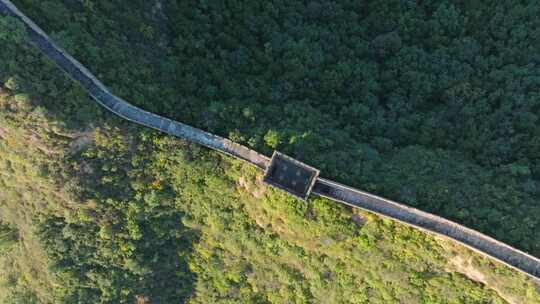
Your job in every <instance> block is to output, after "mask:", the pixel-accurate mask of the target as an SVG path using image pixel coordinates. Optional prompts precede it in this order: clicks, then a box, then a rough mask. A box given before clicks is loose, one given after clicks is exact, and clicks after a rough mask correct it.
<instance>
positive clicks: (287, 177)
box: [263, 151, 319, 200]
mask: <svg viewBox="0 0 540 304" xmlns="http://www.w3.org/2000/svg"><path fill="white" fill-rule="evenodd" d="M318 176H319V170H317V169H315V168H313V167H310V166H308V165H306V164H304V163H302V162H299V161H297V160H296V159H294V158H292V157H289V156H287V155H285V154H283V153H280V152H277V151H274V154H273V155H272V160H271V161H270V165H269V166H268V168H267V169H266V172H265V174H264V178H263V181H264V182H265V183H267V184H269V185H272V186H274V187H276V188H279V189H281V190H284V191H287V192H289V193H290V194H292V195H294V196H296V197H297V198H299V199H301V200H306V199H307V198H308V197H309V194H310V193H311V190H312V189H313V186H314V185H315V181H316V180H317V177H318Z"/></svg>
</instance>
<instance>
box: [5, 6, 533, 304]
mask: <svg viewBox="0 0 540 304" xmlns="http://www.w3.org/2000/svg"><path fill="white" fill-rule="evenodd" d="M67 3H68V4H71V5H75V4H72V3H71V2H67ZM43 5H47V3H46V2H44V4H43ZM87 5H89V3H87ZM22 7H24V6H22ZM37 7H39V6H37V5H35V6H33V8H37ZM79 8H80V7H79ZM87 9H88V10H89V13H88V15H89V16H94V15H95V16H99V17H100V18H101V17H102V16H100V15H98V14H95V9H97V8H95V7H94V8H90V7H89V8H87ZM59 10H60V8H58V7H56V8H55V9H50V10H47V12H58V11H59ZM29 11H31V10H29ZM147 11H149V10H147ZM64 13H65V12H64ZM62 15H63V16H68V14H62ZM75 15H77V16H75V17H76V18H75V17H74V18H75V19H77V20H83V19H85V18H84V16H82V15H78V14H77V13H76V14H75ZM45 16H46V15H44V14H41V17H42V18H43V17H45ZM56 17H59V16H56ZM56 17H55V18H56ZM37 19H39V18H37ZM140 20H145V19H144V18H141V19H140ZM1 22H2V23H1V24H2V31H0V33H4V35H2V36H1V37H0V38H1V39H3V43H2V44H3V45H6V46H7V47H6V48H4V49H2V50H1V51H0V55H1V56H2V57H0V60H1V62H3V63H6V64H5V67H4V68H3V69H2V70H0V72H1V75H0V77H2V79H1V80H2V81H1V82H2V83H3V86H2V92H1V99H2V100H1V104H0V105H1V113H2V116H1V119H2V120H0V121H1V123H0V126H2V129H0V136H1V137H2V141H1V148H2V153H1V154H2V156H1V157H2V161H3V168H2V172H3V173H2V185H0V186H1V187H2V189H6V191H5V192H3V193H2V194H0V199H1V200H2V201H1V202H2V207H1V208H2V210H1V214H2V222H4V223H5V224H6V226H5V227H6V228H2V229H3V230H2V231H4V230H5V231H6V233H2V235H6V237H2V240H4V239H5V240H6V241H2V242H1V243H2V247H5V248H6V252H7V253H4V254H3V258H2V263H3V265H4V267H5V269H6V270H8V271H6V275H4V277H3V278H2V285H3V286H4V287H5V288H4V291H2V295H0V297H2V296H3V297H4V300H6V301H7V300H8V299H9V300H12V301H14V302H15V303H16V301H17V300H19V301H20V302H23V303H27V302H30V301H31V300H32V299H36V300H37V299H39V300H40V301H41V302H53V301H55V300H56V301H63V302H67V303H73V302H85V303H86V302H88V303H92V302H96V301H98V300H102V301H104V302H130V301H131V302H132V301H133V300H134V299H135V298H138V299H139V300H141V301H144V299H148V301H150V302H157V303H160V302H165V303H167V302H170V301H173V300H178V299H182V298H188V297H189V300H190V301H191V302H193V303H198V302H200V303H208V302H216V301H240V302H250V303H257V302H260V303H267V302H275V303H283V302H299V303H300V302H324V301H327V302H328V303H336V302H339V301H346V300H347V301H349V302H354V301H356V303H364V302H368V301H369V302H368V303H392V302H396V303H397V302H407V303H425V302H434V303H486V302H487V303H504V301H508V302H513V303H537V302H538V293H537V292H536V291H535V288H534V285H533V284H532V282H528V283H526V279H525V278H523V277H522V276H520V275H516V274H515V273H513V272H512V271H510V270H508V269H505V268H504V267H501V266H498V265H494V264H492V263H491V262H489V261H485V260H483V259H481V258H479V257H476V256H474V255H472V254H471V253H470V252H467V251H466V250H464V249H463V248H459V247H457V246H455V245H451V244H449V243H447V242H444V241H441V240H434V239H433V238H431V237H428V236H426V235H424V234H422V233H420V232H418V231H415V230H411V229H410V228H405V227H403V226H401V225H398V224H396V223H392V222H390V221H387V220H384V221H383V220H380V219H378V218H376V217H374V216H371V215H367V214H363V213H358V214H351V212H350V211H349V210H347V209H344V208H342V207H339V206H336V205H335V204H334V203H331V202H328V201H326V200H323V199H313V200H311V201H310V202H308V203H303V202H298V201H296V200H293V199H292V198H290V197H288V196H286V195H284V194H283V193H278V192H274V191H272V190H270V189H265V188H263V187H262V186H261V185H260V182H259V179H260V177H259V176H257V174H256V173H254V172H253V171H252V170H251V169H250V168H246V167H244V166H243V165H241V164H240V163H237V162H236V161H233V160H230V159H228V158H225V157H223V156H220V155H216V154H214V153H211V152H208V151H206V150H204V149H202V148H199V147H196V146H193V145H189V144H186V143H183V142H180V141H178V140H175V139H172V138H169V137H165V136H163V135H159V134H156V133H154V132H151V131H149V130H144V129H141V128H138V127H136V126H133V125H130V124H128V123H126V122H122V121H120V120H119V119H116V118H113V117H110V115H108V113H106V112H104V111H102V110H101V109H99V108H97V107H96V106H95V105H94V104H93V102H92V101H91V100H90V99H89V98H88V97H87V96H86V95H85V94H84V92H83V91H82V90H81V89H80V88H79V87H77V86H76V85H74V84H72V83H71V81H69V80H68V79H67V78H66V77H65V76H63V75H62V73H60V72H59V71H58V70H57V69H56V68H55V67H54V66H52V65H51V64H50V63H48V62H47V61H46V60H45V59H44V58H42V56H41V55H39V54H38V53H37V52H36V51H35V50H34V49H33V48H32V47H31V46H30V45H28V43H25V38H24V35H22V32H20V31H17V30H16V26H14V25H13V24H12V23H11V22H10V20H8V19H2V21H1ZM88 22H90V21H88ZM156 22H157V21H156ZM105 23H108V24H109V26H114V25H111V24H110V23H109V22H105ZM95 24H99V23H95ZM122 26H125V25H122ZM109 30H110V32H107V33H109V34H111V36H114V34H113V33H114V31H113V30H112V29H109ZM156 31H157V30H156ZM163 31H164V32H166V30H165V29H164V30H163ZM53 32H54V31H53ZM82 32H84V30H81V29H79V30H78V31H77V33H82ZM126 32H127V33H128V32H129V31H126ZM6 33H7V34H6ZM64 35H66V34H65V33H64ZM55 36H58V34H57V35H55ZM68 36H69V34H68ZM58 38H59V41H63V39H62V37H61V35H60V36H58ZM140 38H141V37H138V36H137V35H135V36H134V37H131V38H130V39H127V40H126V39H125V37H118V41H116V42H117V43H121V42H122V41H123V42H122V43H129V45H130V46H132V47H131V49H122V50H118V53H114V52H113V53H109V54H117V55H119V56H127V55H122V54H121V53H120V52H124V51H125V52H126V53H129V52H130V51H134V52H140V53H141V57H136V56H131V57H129V59H131V60H134V61H136V60H137V59H141V60H144V59H145V58H146V59H148V57H147V56H148V54H149V53H151V52H150V49H149V48H148V46H149V45H152V42H149V43H139V42H137V39H140ZM64 39H66V38H64ZM68 40H69V39H68ZM102 42H103V41H102ZM63 45H64V46H66V47H67V48H68V49H70V46H69V43H65V40H64V42H63ZM133 46H136V47H133ZM107 47H109V46H107ZM110 47H111V48H112V47H113V46H110ZM138 48H140V49H138ZM90 49H91V48H90ZM81 50H82V49H81ZM94 50H95V48H94ZM70 51H73V52H74V53H76V52H77V51H76V49H75V48H72V49H70ZM99 51H101V50H99ZM78 57H79V58H81V59H82V60H83V61H84V60H88V59H85V58H89V57H85V56H84V55H82V54H80V55H78ZM98 57H99V58H100V60H102V59H105V60H111V58H110V56H98ZM114 62H116V61H115V60H112V62H111V63H114ZM125 63H126V62H125V61H124V64H125ZM147 64H148V66H152V67H153V66H154V65H153V64H155V62H148V63H147ZM89 66H91V65H89ZM131 66H133V67H138V68H139V70H140V67H141V66H140V65H137V64H134V65H131V64H130V65H125V67H127V68H119V69H118V70H116V71H115V70H113V68H110V67H108V68H109V70H108V71H109V73H124V72H126V69H127V70H129V69H130V68H129V67H131ZM165 68H167V67H165ZM169 68H170V67H169ZM135 70H136V69H135V68H133V71H135ZM102 76H103V75H100V77H102ZM140 76H141V77H140V78H137V77H136V78H134V80H135V81H141V82H145V81H146V79H145V78H144V76H142V75H140ZM104 78H106V77H104ZM121 78H122V77H120V76H119V77H118V79H115V80H114V81H112V80H109V81H108V82H107V83H108V84H109V85H111V86H112V87H113V88H115V90H116V91H118V92H119V94H125V96H129V95H130V94H134V92H135V90H131V91H129V92H127V91H122V86H126V85H128V84H129V83H130V82H129V81H128V80H127V79H125V80H122V79H121ZM156 82H158V80H156ZM150 84H151V82H148V83H147V85H149V88H148V90H147V92H148V93H142V95H141V96H138V97H137V98H134V101H135V102H139V103H140V102H141V101H140V100H141V99H145V98H147V99H148V100H161V99H151V98H152V97H153V96H152V94H151V93H152V92H154V93H156V94H157V93H160V94H162V93H163V92H157V91H160V90H159V89H157V91H156V88H154V89H152V87H151V86H150ZM134 87H135V86H134ZM171 94H172V93H171ZM171 96H172V95H171ZM179 96H183V95H179ZM180 102H182V101H180ZM142 104H144V105H147V106H150V103H142ZM154 104H155V105H154V106H156V107H160V106H162V105H159V103H157V104H156V103H154ZM163 104H164V105H166V104H167V103H166V102H163ZM209 106H212V105H209ZM186 109H189V110H192V109H193V107H189V106H186ZM158 111H159V110H158ZM171 113H172V114H171V115H169V116H173V115H176V114H174V113H176V112H175V111H171ZM195 114H196V112H195ZM203 114H204V113H203ZM194 117H195V115H194ZM201 117H206V116H204V115H202V116H201ZM225 118H227V117H226V116H225V117H223V118H222V119H225ZM229 118H230V117H229ZM216 121H220V119H216ZM234 122H235V120H231V123H232V124H234ZM199 124H200V122H199ZM262 126H264V124H262ZM218 129H221V131H219V132H221V133H222V134H223V132H224V131H223V130H226V128H221V127H220V128H218ZM237 131H238V132H236V133H235V134H237V135H239V136H240V135H241V133H240V132H241V131H240V130H237ZM268 132H270V131H268ZM268 132H267V133H268ZM270 133H271V135H269V136H264V137H265V145H267V147H271V146H272V140H273V139H275V138H278V141H277V142H276V145H277V144H280V145H281V146H283V148H284V149H290V147H289V148H287V147H286V143H283V142H281V143H280V141H281V140H279V136H281V135H280V134H278V133H279V132H277V131H275V132H270ZM272 134H273V135H272ZM274 135H275V136H274ZM321 139H324V137H321ZM240 140H241V139H240ZM289 142H290V141H289ZM290 146H291V147H292V146H294V142H292V143H290ZM262 148H264V147H262ZM314 149H315V148H314ZM408 149H412V150H413V151H412V152H411V153H417V152H418V151H416V150H422V148H421V147H409V148H408ZM415 149H416V150H415ZM302 151H304V150H303V149H302ZM315 151H317V150H315ZM314 153H315V152H314ZM370 153H377V151H374V152H373V151H371V152H370ZM424 159H425V158H424ZM456 159H458V158H457V157H450V156H448V158H447V159H444V158H442V160H443V161H449V162H456V163H457V161H456ZM437 160H438V161H440V160H441V159H437ZM458 160H459V159H458ZM463 162H464V163H466V160H463ZM402 163H403V162H402ZM404 164H405V163H404ZM409 164H410V165H413V164H414V163H413V162H410V163H409ZM480 169H481V168H479V169H478V170H480ZM464 170H468V168H467V169H464ZM330 172H331V171H330ZM330 174H331V173H330ZM344 177H347V176H344ZM342 178H343V177H342ZM442 182H444V181H442ZM426 183H428V181H426ZM511 186H512V185H510V186H509V187H511ZM499 199H503V198H501V197H499ZM481 203H485V202H481ZM21 206H24V208H21ZM509 214H510V213H509ZM530 216H532V218H533V220H534V219H535V217H534V214H532V215H530ZM521 220H523V219H521ZM509 221H517V219H515V218H513V217H512V214H510V215H509ZM2 227H4V226H2ZM531 227H533V228H534V227H535V226H534V225H533V226H531ZM507 228H508V227H502V228H501V229H507ZM533 231H534V230H533ZM15 234H16V235H18V240H19V242H17V243H15V244H14V243H13V241H12V240H13V235H15ZM531 237H532V238H534V235H533V236H531ZM4 244H5V245H4ZM3 269H4V268H3ZM460 273H462V274H460ZM328 290H331V291H332V292H330V293H329V292H328ZM0 300H1V298H0Z"/></svg>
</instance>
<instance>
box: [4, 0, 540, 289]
mask: <svg viewBox="0 0 540 304" xmlns="http://www.w3.org/2000/svg"><path fill="white" fill-rule="evenodd" d="M0 13H2V14H4V15H10V16H13V17H15V18H17V19H19V20H20V21H22V22H23V23H24V24H25V26H26V29H27V31H28V34H29V36H30V38H31V40H32V41H33V42H34V44H35V45H36V46H37V47H38V48H39V49H40V50H41V51H42V52H43V53H44V54H45V55H46V56H47V57H48V58H50V59H51V60H52V61H54V62H55V63H56V64H57V65H58V66H59V67H60V68H61V69H62V70H63V71H64V72H66V74H68V75H69V76H70V77H71V78H72V79H74V80H75V81H77V82H78V83H80V84H81V85H82V86H83V87H84V88H85V89H86V90H87V91H88V93H89V94H90V95H91V96H92V97H93V98H94V99H95V100H96V101H97V102H98V103H99V104H100V105H102V106H103V107H105V108H106V109H107V110H109V111H111V112H113V113H115V114H116V115H118V116H120V117H122V118H124V119H127V120H129V121H132V122H134V123H137V124H140V125H143V126H146V127H149V128H153V129H156V130H159V131H161V132H165V133H167V134H170V135H173V136H176V137H180V138H183V139H185V140H188V141H191V142H194V143H197V144H201V145H204V146H207V147H209V148H212V149H215V150H217V151H220V152H223V153H226V154H229V155H232V156H234V157H237V158H240V159H242V160H245V161H247V162H249V163H251V164H254V165H255V166H257V167H259V168H261V169H266V167H267V166H268V164H269V162H270V160H269V158H268V157H266V156H264V155H262V154H260V153H258V152H256V151H253V150H251V149H248V148H247V147H244V146H242V145H239V144H237V143H234V142H232V141H230V140H228V139H226V138H223V137H220V136H217V135H214V134H211V133H208V132H206V131H203V130H200V129H197V128H194V127H191V126H189V125H186V124H183V123H180V122H177V121H174V120H171V119H168V118H165V117H162V116H159V115H156V114H153V113H150V112H147V111H145V110H143V109H140V108H138V107H135V106H133V105H131V104H130V103H128V102H126V101H125V100H123V99H121V98H119V97H117V96H115V95H114V94H112V93H111V92H110V91H109V90H108V89H107V88H106V87H105V86H104V85H103V84H102V83H101V82H100V81H99V80H97V79H96V78H95V76H94V75H93V74H92V73H91V72H90V71H88V70H87V69H86V68H85V67H84V66H83V65H82V64H81V63H79V62H78V61H77V60H75V59H74V58H73V57H71V56H70V55H69V54H68V53H66V52H65V51H64V50H63V49H61V48H60V47H58V46H57V45H56V44H55V43H54V42H53V41H52V40H51V39H50V38H49V37H48V36H47V34H45V33H44V32H43V31H42V30H41V29H40V28H39V27H38V26H37V25H36V24H35V23H34V22H33V21H32V20H30V19H29V18H27V17H26V16H25V15H24V14H23V13H21V12H20V11H19V10H18V9H17V8H16V7H15V6H14V5H13V4H12V3H11V2H10V1H9V0H0ZM313 193H315V194H318V195H320V196H323V197H326V198H329V199H331V200H334V201H337V202H341V203H344V204H347V205H349V206H353V207H358V208H362V209H365V210H368V211H371V212H374V213H377V214H380V215H382V216H386V217H389V218H392V219H395V220H397V221H400V222H402V223H405V224H407V225H411V226H414V227H417V228H420V229H423V230H425V231H428V232H431V233H435V234H437V235H442V236H444V237H447V238H450V239H453V240H455V241H457V242H459V243H461V244H463V245H465V246H467V247H469V248H471V249H473V250H475V251H477V252H479V253H481V254H483V255H485V256H488V257H491V258H494V259H496V260H498V261H500V262H502V263H504V264H506V265H508V266H510V267H512V268H514V269H517V270H519V271H521V272H523V273H525V274H527V275H529V276H531V277H533V278H536V279H540V259H538V258H536V257H533V256H531V255H529V254H526V253H524V252H522V251H520V250H517V249H515V248H512V247H510V246H508V245H506V244H504V243H501V242H499V241H497V240H495V239H493V238H491V237H488V236H486V235H484V234H481V233H479V232H477V231H475V230H472V229H469V228H466V227H464V226H461V225H458V224H456V223H454V222H451V221H448V220H446V219H443V218H441V217H439V216H436V215H433V214H429V213H426V212H423V211H420V210H418V209H415V208H411V207H407V206H404V205H401V204H398V203H396V202H393V201H391V200H388V199H385V198H382V197H379V196H376V195H373V194H370V193H367V192H363V191H360V190H357V189H354V188H350V187H347V186H344V185H341V184H338V183H336V182H333V181H330V180H326V179H323V178H318V179H317V182H316V183H315V186H314V188H313Z"/></svg>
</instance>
